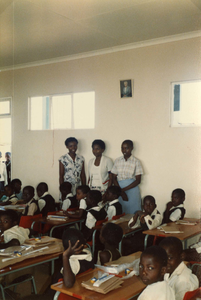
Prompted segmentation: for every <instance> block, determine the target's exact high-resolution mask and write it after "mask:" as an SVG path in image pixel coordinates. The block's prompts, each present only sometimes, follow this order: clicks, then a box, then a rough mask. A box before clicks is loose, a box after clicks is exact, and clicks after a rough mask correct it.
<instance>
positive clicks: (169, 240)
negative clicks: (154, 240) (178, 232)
mask: <svg viewBox="0 0 201 300" xmlns="http://www.w3.org/2000/svg"><path fill="white" fill-rule="evenodd" d="M159 246H160V247H170V248H173V249H174V250H175V251H176V252H177V253H178V254H181V253H182V252H183V246H182V242H181V241H180V240H179V239H178V238H177V237H174V236H168V237H166V238H164V239H163V240H162V241H161V242H160V244H159Z"/></svg>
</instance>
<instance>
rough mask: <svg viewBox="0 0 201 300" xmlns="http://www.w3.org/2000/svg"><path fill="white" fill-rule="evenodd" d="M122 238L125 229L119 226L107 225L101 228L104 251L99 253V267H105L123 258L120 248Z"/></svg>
mask: <svg viewBox="0 0 201 300" xmlns="http://www.w3.org/2000/svg"><path fill="white" fill-rule="evenodd" d="M122 237H123V229H122V228H121V227H120V226H119V225H117V224H114V223H107V224H106V225H104V226H103V227H102V228H101V232H100V241H101V243H102V244H104V250H103V251H98V260H97V264H98V265H104V264H105V263H107V262H109V261H113V260H116V259H118V258H120V257H121V254H120V252H119V250H118V247H119V243H120V241H121V239H122Z"/></svg>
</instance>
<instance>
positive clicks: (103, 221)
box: [87, 219, 108, 256]
mask: <svg viewBox="0 0 201 300" xmlns="http://www.w3.org/2000/svg"><path fill="white" fill-rule="evenodd" d="M107 220H108V219H104V220H99V221H96V224H95V226H94V227H93V228H92V229H93V233H92V240H91V241H88V242H87V245H88V246H89V247H90V248H91V252H92V256H94V252H95V242H96V233H97V231H98V230H100V229H101V227H102V225H103V223H105V222H107Z"/></svg>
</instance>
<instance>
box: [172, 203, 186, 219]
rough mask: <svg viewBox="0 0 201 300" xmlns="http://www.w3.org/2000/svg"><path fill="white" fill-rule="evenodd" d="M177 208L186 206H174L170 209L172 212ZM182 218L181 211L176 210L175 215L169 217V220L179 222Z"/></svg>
mask: <svg viewBox="0 0 201 300" xmlns="http://www.w3.org/2000/svg"><path fill="white" fill-rule="evenodd" d="M177 207H184V205H183V204H179V205H178V206H173V207H172V208H171V209H170V211H171V210H173V209H175V208H177ZM180 218H181V209H176V210H175V211H173V213H171V214H170V216H169V219H170V220H171V221H172V222H175V221H178V220H180Z"/></svg>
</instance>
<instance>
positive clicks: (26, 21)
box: [0, 0, 201, 70]
mask: <svg viewBox="0 0 201 300" xmlns="http://www.w3.org/2000/svg"><path fill="white" fill-rule="evenodd" d="M187 33H188V34H189V35H192V34H195V33H196V34H197V35H198V36H201V0H0V70H3V69H6V68H9V67H13V66H17V65H19V66H20V65H24V64H30V63H32V64H33V63H39V62H41V61H43V62H45V61H46V62H47V61H49V60H55V59H58V58H67V57H74V55H78V54H83V53H84V54H86V55H87V54H88V55H89V54H90V53H100V50H102V51H103V50H107V51H115V49H121V47H122V46H124V49H125V45H127V46H132V45H135V43H139V42H144V41H150V40H155V39H160V38H164V37H171V36H175V35H176V36H177V35H178V36H181V35H183V34H185V35H186V34H187ZM122 49H123V48H122Z"/></svg>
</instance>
